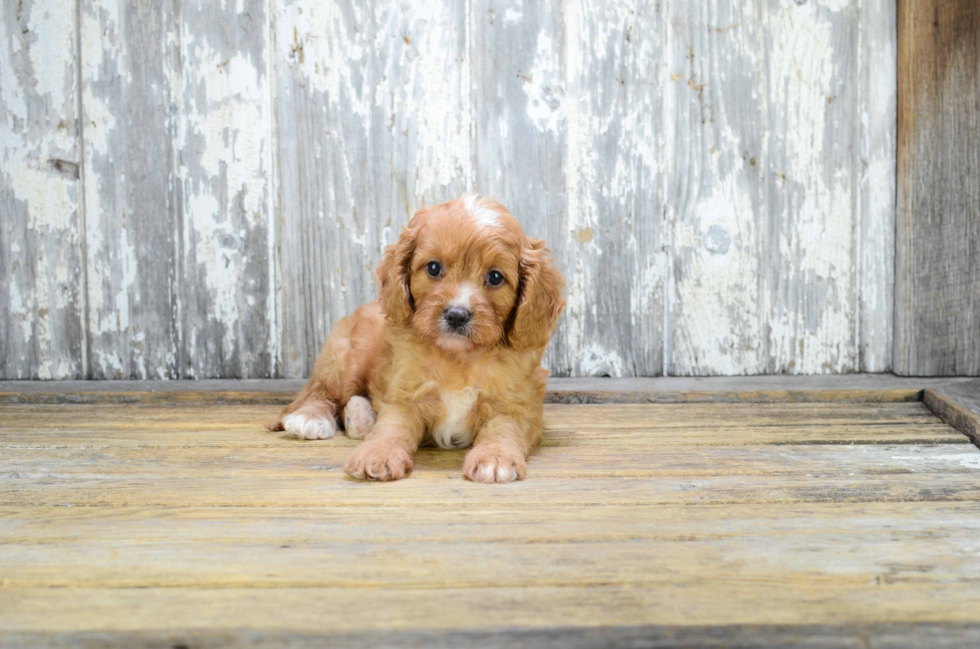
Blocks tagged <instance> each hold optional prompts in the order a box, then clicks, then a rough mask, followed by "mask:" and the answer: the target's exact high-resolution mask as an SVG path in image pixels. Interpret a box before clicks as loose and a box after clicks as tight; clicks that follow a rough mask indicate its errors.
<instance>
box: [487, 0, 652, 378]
mask: <svg viewBox="0 0 980 649" xmlns="http://www.w3.org/2000/svg"><path fill="white" fill-rule="evenodd" d="M660 8H661V5H659V4H655V3H636V2H630V1H627V0H624V1H622V2H592V1H591V0H581V1H579V0H576V1H573V2H569V3H566V4H565V5H564V14H563V19H564V31H565V41H564V52H563V61H564V67H565V88H566V97H565V125H566V136H565V137H566V157H565V186H566V196H567V200H568V207H567V214H566V215H565V219H564V222H563V223H560V224H559V226H560V227H559V230H558V232H556V233H555V234H554V235H553V236H556V238H557V239H559V240H560V246H559V248H560V250H561V252H562V254H561V262H562V265H563V266H564V270H565V272H566V273H567V276H568V279H569V290H568V295H567V299H568V305H569V306H568V311H567V315H566V318H567V320H566V322H565V326H564V327H563V329H562V332H561V333H562V336H563V343H564V344H565V345H566V347H565V353H566V356H565V357H564V358H563V359H561V360H560V363H561V366H566V367H568V368H569V369H570V370H571V373H572V374H575V375H579V376H606V375H609V376H624V375H629V376H635V375H638V374H639V375H657V374H660V373H662V371H663V353H662V352H663V342H662V341H663V322H664V304H663V297H664V287H665V271H666V265H665V256H664V253H663V242H662V229H663V202H662V192H661V186H660V171H661V169H660V167H661V164H662V151H661V139H660V136H661V133H660V126H661V125H660V122H659V119H658V118H659V115H660V114H661V112H662V110H663V107H662V105H661V95H662V92H663V78H664V75H663V49H664V38H663V36H664V31H665V30H664V28H663V16H662V15H661V11H660ZM505 18H506V12H505Z"/></svg>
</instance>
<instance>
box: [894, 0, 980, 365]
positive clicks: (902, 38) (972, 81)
mask: <svg viewBox="0 0 980 649" xmlns="http://www.w3.org/2000/svg"><path fill="white" fill-rule="evenodd" d="M898 11H899V14H898V41H899V45H898V55H899V65H898V69H899V73H898V74H899V79H898V95H899V99H898V207H897V209H898V214H897V231H896V235H897V247H896V262H895V263H896V266H895V267H896V271H895V291H896V303H895V335H896V339H895V358H894V370H895V372H896V373H897V374H903V375H930V376H936V375H973V376H976V375H978V374H980V335H978V334H977V332H978V331H980V3H977V2H976V0H900V1H899V2H898Z"/></svg>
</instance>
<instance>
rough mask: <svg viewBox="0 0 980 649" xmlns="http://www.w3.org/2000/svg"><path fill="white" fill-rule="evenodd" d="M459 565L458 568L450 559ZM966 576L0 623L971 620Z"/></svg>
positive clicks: (112, 599) (384, 594) (30, 607)
mask: <svg viewBox="0 0 980 649" xmlns="http://www.w3.org/2000/svg"><path fill="white" fill-rule="evenodd" d="M461 569H462V568H461ZM976 592H977V591H976V586H975V585H973V584H947V585H941V586H930V587H929V588H923V587H922V586H921V585H920V584H896V585H890V586H887V587H882V586H880V585H877V584H867V585H864V586H854V585H852V584H847V585H844V586H833V585H824V586H815V585H812V584H801V585H799V586H780V587H770V585H769V584H765V583H756V584H747V585H727V584H724V583H702V584H684V583H680V584H668V585H664V586H660V587H637V588H628V587H627V588H624V587H621V586H603V585H595V586H593V587H591V588H588V589H581V588H560V587H541V588H481V589H460V590H454V589H419V590H413V589H390V588H386V589H361V590H354V591H352V590H350V589H344V588H337V589H319V588H277V589H275V590H270V589H264V588H257V589H177V588H162V589H154V588H144V589H54V588H47V589H22V588H11V589H4V590H0V610H2V611H4V615H3V616H2V617H0V631H30V630H35V629H45V630H47V631H48V632H59V631H86V630H99V631H120V630H121V631H139V630H160V629H182V630H191V631H193V630H202V631H210V632H211V634H212V635H213V634H214V633H215V630H218V629H251V630H288V631H289V632H293V633H304V632H319V633H326V634H334V633H343V632H351V631H358V630H364V629H371V630H404V629H432V630H440V629H444V630H450V629H471V630H476V629H483V630H494V629H497V630H504V629H514V628H525V629H527V628H541V627H557V628H562V627H573V628H574V627H579V628H581V627H592V628H595V627H601V626H612V625H653V624H656V625H680V626H694V625H706V626H715V625H725V624H772V625H782V624H805V625H817V624H827V625H833V626H843V625H850V624H862V623H867V622H869V620H873V621H875V622H878V623H888V622H894V623H909V622H919V623H923V622H944V623H957V622H960V623H975V622H976Z"/></svg>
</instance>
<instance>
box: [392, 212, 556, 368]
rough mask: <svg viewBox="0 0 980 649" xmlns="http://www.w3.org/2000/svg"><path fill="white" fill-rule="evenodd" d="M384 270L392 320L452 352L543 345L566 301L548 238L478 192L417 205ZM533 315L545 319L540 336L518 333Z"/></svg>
mask: <svg viewBox="0 0 980 649" xmlns="http://www.w3.org/2000/svg"><path fill="white" fill-rule="evenodd" d="M377 275H378V279H379V283H380V284H381V302H382V307H383V308H384V310H385V313H386V315H387V316H388V318H389V320H391V321H393V322H395V323H398V324H402V325H406V326H411V327H412V328H413V329H414V330H415V332H416V333H417V334H418V335H419V337H421V338H422V339H423V340H426V341H428V342H429V343H431V344H433V345H436V346H438V347H440V348H442V349H444V350H446V351H450V352H468V351H472V350H474V349H477V348H489V347H493V346H496V345H507V344H511V345H515V346H522V345H528V343H530V346H531V347H534V346H540V347H543V346H544V345H545V344H547V341H548V337H549V336H550V334H551V331H552V329H553V325H554V318H555V317H556V316H557V314H558V312H559V311H560V310H561V308H562V306H563V305H564V301H563V300H562V299H561V286H562V279H561V275H560V274H558V272H557V271H555V270H554V269H553V268H552V267H551V262H550V257H548V256H547V251H546V250H544V248H543V246H542V244H541V242H538V241H529V240H528V239H527V237H526V236H525V235H524V231H523V230H522V229H521V226H520V224H519V223H518V222H517V220H516V219H515V218H514V217H513V216H511V214H510V213H509V212H508V211H507V209H506V208H505V207H504V206H503V205H500V204H499V203H495V202H492V201H488V200H481V199H479V198H477V197H469V198H467V199H460V200H456V201H449V202H447V203H443V204H441V205H437V206H435V207H431V208H427V209H424V210H421V211H419V212H418V213H416V214H415V216H414V217H413V218H412V220H411V221H410V222H409V225H408V227H407V228H406V229H405V231H404V232H403V233H402V235H401V237H400V238H399V241H398V243H397V244H395V245H394V246H390V247H389V248H388V250H387V251H386V253H385V257H384V259H383V260H382V263H381V265H380V266H379V267H378V271H377ZM532 275H533V276H532ZM532 294H534V295H536V296H537V298H533V297H532ZM531 302H534V303H535V304H531ZM525 310H527V311H528V313H527V314H524V313H523V312H524V311H525ZM533 310H536V311H537V313H536V314H532V313H531V311H533ZM522 316H524V317H523V318H522ZM528 319H535V320H538V321H539V322H538V327H539V328H540V331H539V332H538V334H539V335H538V337H537V338H535V339H533V340H532V339H526V340H516V338H517V337H518V336H520V332H521V331H522V330H523V329H522V326H521V325H522V324H524V325H527V324H528V323H526V322H522V320H528ZM541 332H543V333H544V338H543V342H542V341H541V338H540V333H541Z"/></svg>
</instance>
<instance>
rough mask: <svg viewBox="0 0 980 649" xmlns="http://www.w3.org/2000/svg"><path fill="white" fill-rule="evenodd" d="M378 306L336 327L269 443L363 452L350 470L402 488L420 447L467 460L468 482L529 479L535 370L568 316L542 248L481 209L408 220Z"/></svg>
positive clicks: (388, 255) (381, 276)
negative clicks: (280, 436)
mask: <svg viewBox="0 0 980 649" xmlns="http://www.w3.org/2000/svg"><path fill="white" fill-rule="evenodd" d="M375 276H376V279H377V281H378V285H379V287H380V297H379V299H378V301H377V302H370V303H368V304H364V305H362V306H361V307H359V308H358V309H357V310H356V311H355V312H354V313H353V314H352V315H350V316H348V317H346V318H344V319H343V320H341V321H340V322H338V323H337V324H336V325H335V326H334V329H333V331H332V332H331V333H330V336H329V338H327V342H326V344H325V345H324V346H323V351H321V352H320V357H319V358H317V361H316V364H315V365H314V367H313V375H312V376H311V378H310V380H309V383H307V384H306V387H304V388H303V390H302V391H301V392H300V393H299V395H298V396H297V397H296V399H295V400H294V401H293V402H292V403H291V404H290V405H289V406H287V407H286V408H285V409H284V410H283V411H282V413H281V415H280V416H279V419H277V420H276V421H275V422H273V423H272V424H270V426H269V427H270V429H272V430H285V431H286V432H287V433H289V434H291V435H293V436H295V437H299V438H302V439H327V438H330V437H333V436H334V434H335V433H336V432H337V429H338V425H339V424H340V422H341V421H343V426H344V429H345V430H346V432H347V435H348V437H352V438H354V439H364V442H363V443H362V444H361V445H360V446H358V447H357V449H356V450H355V451H354V452H353V453H352V454H351V456H350V457H349V458H348V460H347V463H346V465H345V466H344V470H345V471H346V472H347V473H349V474H350V475H352V476H354V477H356V478H361V479H367V480H398V479H400V478H403V477H405V475H406V474H407V473H408V472H409V471H410V470H411V469H412V462H413V456H414V455H415V451H416V450H417V449H418V447H419V445H421V444H433V445H435V446H438V447H440V448H464V447H467V446H469V445H470V444H473V448H472V449H471V450H470V451H469V453H467V455H466V459H465V461H464V462H463V476H464V477H465V478H467V479H469V480H473V481H475V482H510V481H512V480H518V479H523V478H524V476H525V474H526V473H527V457H528V455H529V454H530V453H531V451H532V450H534V448H535V447H536V446H537V445H538V443H539V442H540V440H541V419H542V411H543V407H544V394H545V379H546V378H547V376H548V372H547V371H546V370H544V369H542V368H541V356H542V354H543V353H544V348H545V346H546V345H547V344H548V340H549V339H550V337H551V334H552V333H553V332H554V328H555V321H556V319H557V318H558V314H559V313H561V310H562V309H563V308H564V306H565V301H564V299H563V298H562V290H563V288H564V279H563V278H562V276H561V274H560V273H559V272H558V271H557V270H555V268H554V266H553V264H552V260H551V256H550V254H549V252H548V250H547V248H545V247H544V244H543V242H542V241H540V240H537V239H528V238H527V237H526V236H525V235H524V231H523V230H522V229H521V226H520V224H519V223H518V222H517V219H515V218H514V217H513V216H512V215H511V214H510V212H508V211H507V209H506V208H505V207H504V206H503V205H501V204H500V203H496V202H493V201H490V200H487V199H483V198H480V197H478V196H469V197H466V198H463V199H459V200H454V201H449V202H446V203H442V204H440V205H436V206H434V207H429V208H425V209H422V210H419V211H418V212H416V214H415V215H414V216H413V217H412V219H411V221H410V222H409V224H408V226H407V227H406V228H405V229H404V230H403V231H402V233H401V236H400V237H399V238H398V242H397V243H396V244H394V245H391V246H388V248H387V249H386V250H385V253H384V256H383V258H382V260H381V264H380V265H379V266H378V268H377V270H376V271H375Z"/></svg>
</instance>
